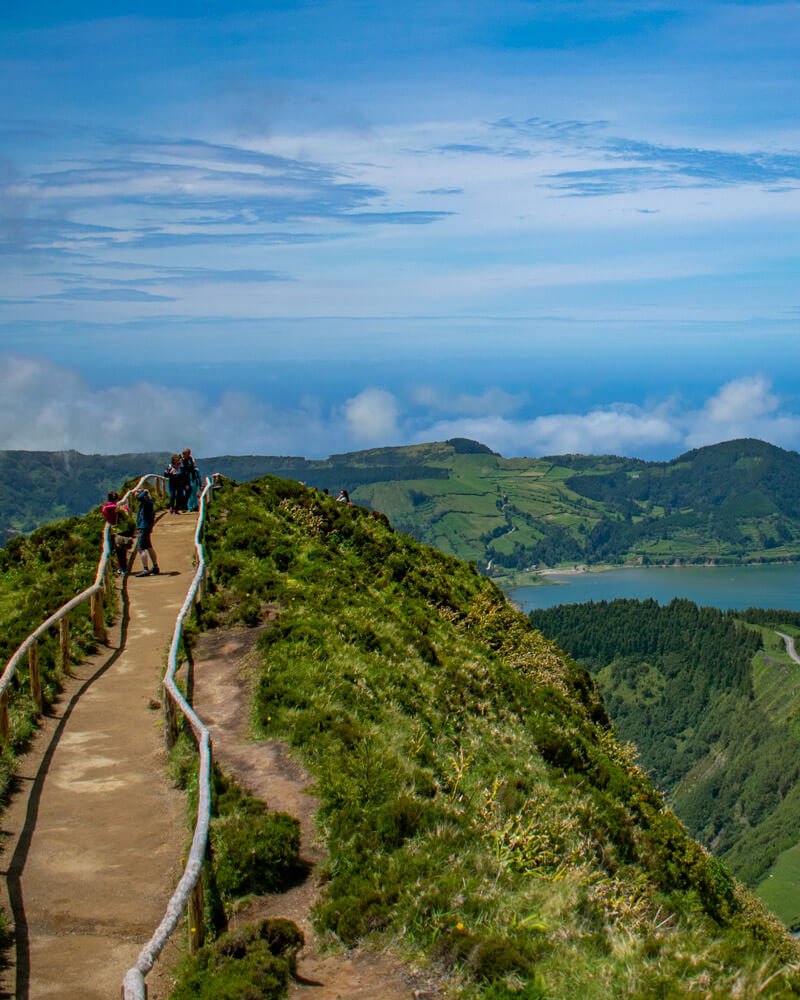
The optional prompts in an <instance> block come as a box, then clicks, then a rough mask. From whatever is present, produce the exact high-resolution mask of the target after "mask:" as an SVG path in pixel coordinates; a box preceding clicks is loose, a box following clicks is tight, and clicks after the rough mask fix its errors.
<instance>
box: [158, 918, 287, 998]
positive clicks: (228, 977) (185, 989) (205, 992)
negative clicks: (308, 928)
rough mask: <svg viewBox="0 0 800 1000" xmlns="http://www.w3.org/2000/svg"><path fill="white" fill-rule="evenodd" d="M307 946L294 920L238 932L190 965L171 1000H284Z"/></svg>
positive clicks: (187, 963)
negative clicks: (301, 951)
mask: <svg viewBox="0 0 800 1000" xmlns="http://www.w3.org/2000/svg"><path fill="white" fill-rule="evenodd" d="M302 945H303V935H302V933H301V932H300V930H299V929H298V928H297V927H296V926H295V924H293V923H292V922H291V921H289V920H263V921H261V923H259V924H250V925H247V926H245V927H242V928H237V929H236V930H235V931H231V932H229V933H227V934H223V935H222V936H221V937H219V938H218V939H217V940H216V941H215V942H213V943H212V944H210V945H207V946H206V947H204V948H201V949H200V951H199V952H198V953H197V954H196V955H194V956H192V957H191V958H188V959H187V960H185V961H184V963H183V965H182V967H181V968H180V970H179V973H178V980H177V983H176V985H175V988H174V990H173V991H172V994H171V1000H282V998H283V997H285V996H286V988H287V985H288V981H289V976H290V975H293V974H294V972H295V968H296V957H297V952H298V951H299V950H300V948H301V947H302Z"/></svg>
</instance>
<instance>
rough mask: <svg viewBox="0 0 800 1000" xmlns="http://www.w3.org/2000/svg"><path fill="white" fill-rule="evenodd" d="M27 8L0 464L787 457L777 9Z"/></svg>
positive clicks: (789, 312)
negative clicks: (768, 447)
mask: <svg viewBox="0 0 800 1000" xmlns="http://www.w3.org/2000/svg"><path fill="white" fill-rule="evenodd" d="M7 6H9V5H7ZM28 6H29V7H30V9H23V7H22V6H21V5H20V7H19V9H8V10H4V11H2V12H0V33H1V35H0V43H1V44H2V52H3V56H2V60H1V61H0V94H2V95H3V96H2V97H0V253H2V265H1V266H0V438H1V439H2V442H3V444H2V445H0V446H3V447H10V448H36V449H61V448H68V447H76V448H79V449H80V450H82V451H105V452H112V451H127V450H145V449H150V448H165V449H170V450H171V449H173V448H176V447H178V446H179V445H180V446H181V447H182V446H183V444H185V443H189V444H191V445H192V446H193V448H194V450H195V453H198V454H214V453H220V452H232V453H241V452H259V453H267V454H277V453H280V454H287V453H291V454H304V455H307V456H310V457H318V456H322V455H326V454H328V453H330V452H333V451H344V450H352V449H356V448H361V447H373V446H377V445H384V444H402V443H408V442H412V441H421V440H432V439H436V438H441V437H449V436H454V435H465V436H470V437H478V438H480V439H481V440H483V441H485V442H486V443H487V444H489V445H491V446H492V447H493V448H495V449H497V450H499V451H501V452H502V453H503V454H506V455H513V454H527V455H535V454H553V453H557V452H562V451H582V452H617V453H624V454H631V455H634V454H635V455H639V456H641V457H645V458H665V457H671V456H673V455H676V454H678V453H680V452H681V451H683V450H686V449H687V448H689V447H694V446H697V445H699V444H705V443H711V442H713V441H717V440H724V439H726V438H729V437H734V436H742V435H753V436H759V437H763V438H766V439H767V440H771V441H773V442H774V443H776V444H780V445H782V446H784V447H790V448H798V447H800V337H798V335H797V334H798V323H800V294H798V281H797V277H798V258H800V235H798V234H799V233H800V227H798V221H799V220H798V216H800V123H799V122H798V97H799V96H800V88H799V87H798V84H797V79H796V78H797V72H796V69H797V55H796V53H797V51H798V47H800V4H797V3H784V2H780V3H732V2H702V0H701V2H693V3H691V4H689V3H668V2H659V0H655V2H644V3H640V4H638V5H637V6H636V8H634V5H632V4H630V3H629V2H624V3H623V2H612V0H608V2H592V0H588V2H580V3H578V2H566V0H564V2H557V0H518V2H510V0H499V2H498V3H495V4H492V5H487V4H485V3H478V2H472V0H469V2H463V0H462V2H459V3H457V4H456V3H453V2H441V0H429V2H426V3H419V2H416V0H412V2H407V3H404V4H402V5H399V4H396V5H395V4H392V5H389V4H376V3H374V2H373V3H367V2H350V0H336V2H327V0H323V2H285V3H266V4H264V3H262V4H259V5H255V4H247V3H244V4H237V3H235V2H234V3H229V2H227V3H224V4H223V3H217V2H206V3H202V2H195V3H193V4H191V5H190V4H184V3H170V2H162V3H159V4H155V3H150V2H137V3H127V2H125V0H123V2H116V3H115V4H113V5H110V4H108V5H106V4H104V3H102V2H96V0H95V2H92V3H91V4H90V3H88V2H63V0H62V2H59V3H53V2H51V3H40V4H36V5H28ZM20 413H25V414H27V415H28V416H27V417H26V419H24V420H21V419H20ZM181 442H183V444H181Z"/></svg>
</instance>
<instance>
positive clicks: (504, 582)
mask: <svg viewBox="0 0 800 1000" xmlns="http://www.w3.org/2000/svg"><path fill="white" fill-rule="evenodd" d="M779 566H800V560H796V559H781V560H777V559H776V560H775V561H774V562H763V561H754V562H711V561H708V562H703V563H682V562H674V561H673V562H668V563H650V564H649V565H647V566H644V565H642V564H641V563H627V564H625V565H621V566H620V565H619V564H614V563H591V564H588V563H587V564H582V565H575V564H570V565H568V566H563V567H561V566H546V567H544V568H543V569H537V570H531V571H528V572H526V571H523V570H518V571H513V572H510V573H507V574H505V573H504V574H502V575H498V576H490V577H489V579H491V580H493V581H494V582H495V583H496V584H497V586H498V587H499V588H500V589H501V590H502V591H504V592H506V591H509V590H517V589H519V588H521V587H558V586H566V585H567V584H566V581H562V580H553V579H550V578H551V577H581V576H589V575H595V574H600V573H610V572H615V571H620V570H637V571H638V570H642V571H648V570H664V569H673V570H687V569H692V570H695V569H696V570H706V569H712V570H722V569H726V570H731V569H746V568H751V569H752V568H756V567H761V568H762V569H773V568H776V567H779Z"/></svg>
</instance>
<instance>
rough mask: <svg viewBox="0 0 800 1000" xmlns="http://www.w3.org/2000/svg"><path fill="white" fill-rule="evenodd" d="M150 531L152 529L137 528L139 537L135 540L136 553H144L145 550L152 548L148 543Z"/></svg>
mask: <svg viewBox="0 0 800 1000" xmlns="http://www.w3.org/2000/svg"><path fill="white" fill-rule="evenodd" d="M152 530H153V529H152V528H139V535H138V537H137V539H136V551H137V552H144V551H145V549H150V548H152V547H153V543H152V542H151V541H150V534H151V532H152Z"/></svg>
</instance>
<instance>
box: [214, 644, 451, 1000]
mask: <svg viewBox="0 0 800 1000" xmlns="http://www.w3.org/2000/svg"><path fill="white" fill-rule="evenodd" d="M260 631H261V630H260V629H238V630H232V631H228V632H217V633H214V634H212V635H209V636H203V637H202V638H201V639H200V642H199V643H198V646H197V648H196V650H195V667H194V673H195V697H194V704H195V709H196V711H197V712H198V714H199V715H200V716H201V717H202V718H203V720H204V721H205V723H206V725H207V726H208V728H209V730H210V732H211V738H212V741H213V746H214V756H215V759H216V760H217V761H218V762H219V764H220V766H221V767H222V768H223V770H225V771H226V772H227V773H229V774H232V775H233V776H234V777H235V778H236V780H237V781H238V782H239V784H241V785H242V786H244V787H246V788H247V789H249V791H251V792H252V793H253V794H254V795H257V796H258V797H259V798H262V799H264V800H265V801H266V802H267V803H268V804H269V806H270V807H271V808H272V809H280V810H284V811H286V812H288V813H291V814H292V815H293V816H296V817H297V818H298V819H299V820H300V822H301V826H302V845H301V853H302V856H303V858H304V860H306V861H308V862H309V863H310V864H311V865H312V870H311V875H310V876H309V878H308V879H307V880H306V881H305V882H304V883H303V884H302V885H300V886H298V887H297V888H295V889H291V890H290V891H289V892H286V893H283V894H281V895H276V896H266V897H263V898H261V899H259V900H257V901H255V902H254V903H253V904H252V905H251V906H249V907H248V908H246V909H244V910H242V911H241V912H240V913H238V914H236V917H235V918H234V920H232V921H231V923H232V925H233V924H235V923H242V922H247V921H249V920H255V919H258V918H261V917H267V916H274V917H287V918H288V919H290V920H294V921H295V923H296V924H297V925H298V926H299V927H300V928H301V929H302V931H303V933H304V935H305V938H306V946H305V948H304V949H303V951H302V952H301V954H300V956H299V962H298V974H299V978H300V980H301V981H300V982H297V983H294V984H293V985H292V987H291V989H290V993H289V996H290V1000H412V998H418V1000H422V998H430V1000H434V998H435V997H437V996H438V993H437V992H436V991H434V990H430V989H427V988H425V987H424V986H423V985H422V984H420V983H418V982H415V981H412V980H411V978H410V977H409V976H408V975H407V974H406V973H404V971H403V970H402V969H400V968H398V967H397V965H396V964H393V963H392V962H391V961H390V959H389V958H388V956H385V955H379V954H372V953H362V954H350V955H333V956H327V957H324V956H321V955H320V954H319V952H318V950H317V946H316V941H315V938H314V931H313V928H312V926H311V922H310V917H309V911H310V908H311V905H312V903H313V902H314V900H315V899H316V898H317V893H318V888H317V881H316V878H315V868H316V866H318V865H319V863H320V862H321V861H323V860H324V857H325V854H324V852H323V850H322V848H321V846H320V844H319V843H318V842H317V841H316V830H315V827H314V816H315V813H316V800H315V799H314V797H313V796H312V795H310V794H309V793H308V789H309V786H310V785H311V783H312V779H311V777H310V776H309V775H308V774H307V773H306V772H305V771H304V770H303V769H302V768H301V767H300V766H299V764H297V762H296V761H294V760H292V759H291V757H289V755H288V754H287V752H286V750H285V747H284V744H283V743H281V742H280V741H278V740H265V741H263V742H253V741H252V739H251V737H250V733H249V721H250V689H251V683H252V672H253V664H254V661H255V651H254V649H253V646H254V643H255V640H256V638H257V637H258V634H259V632H260Z"/></svg>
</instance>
